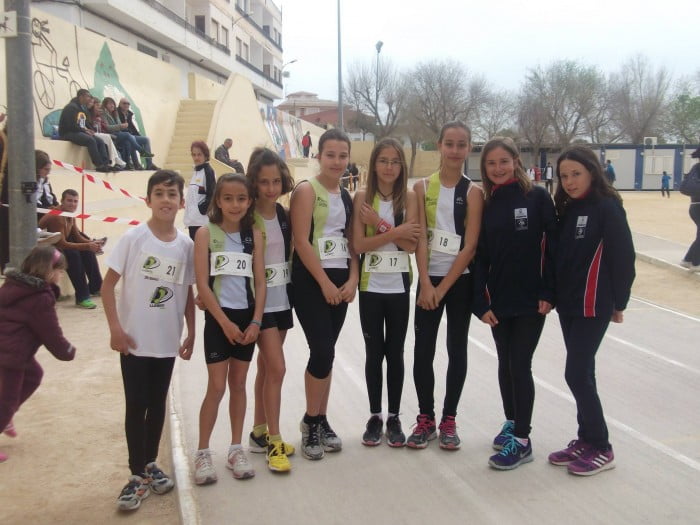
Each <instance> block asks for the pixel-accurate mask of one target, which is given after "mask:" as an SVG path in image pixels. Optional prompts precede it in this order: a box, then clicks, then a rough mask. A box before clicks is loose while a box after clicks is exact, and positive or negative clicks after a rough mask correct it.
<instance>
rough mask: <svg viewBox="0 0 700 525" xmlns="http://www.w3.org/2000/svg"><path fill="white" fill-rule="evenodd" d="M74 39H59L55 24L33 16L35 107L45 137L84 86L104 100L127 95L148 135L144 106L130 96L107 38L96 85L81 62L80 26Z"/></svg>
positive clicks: (96, 77)
mask: <svg viewBox="0 0 700 525" xmlns="http://www.w3.org/2000/svg"><path fill="white" fill-rule="evenodd" d="M73 34H74V39H73V41H72V42H61V43H62V44H63V46H62V47H61V48H60V49H59V48H58V47H57V45H58V43H54V42H53V41H52V39H51V28H50V27H49V22H48V21H47V20H40V19H38V18H33V19H32V69H33V73H32V79H33V84H34V93H33V96H34V111H35V113H36V117H37V121H38V124H39V128H40V129H41V133H42V135H44V136H45V137H51V136H55V135H56V133H57V130H58V121H59V119H60V117H61V110H62V109H63V107H64V106H65V105H66V104H67V103H68V102H69V101H70V100H71V99H72V98H73V97H75V95H76V93H77V91H78V90H79V89H81V88H84V89H88V90H90V93H92V95H93V96H94V97H97V98H99V99H100V100H102V99H103V98H105V97H112V98H113V99H115V100H116V101H117V103H118V102H119V99H120V98H122V97H126V98H128V99H129V100H130V101H131V111H133V112H134V120H135V122H136V125H137V127H138V128H139V130H143V134H144V135H146V134H147V133H146V131H145V127H144V124H143V120H142V118H141V110H140V109H139V108H138V106H137V105H136V104H135V101H134V100H133V99H132V98H131V97H130V96H129V94H128V92H127V89H126V87H125V86H123V85H122V84H121V82H120V81H119V75H118V73H117V68H116V65H115V63H114V59H113V57H112V53H111V51H110V50H109V46H108V45H107V42H104V44H103V45H102V48H101V50H100V55H99V57H98V59H97V63H96V64H95V67H94V75H93V82H92V86H90V85H89V83H88V81H87V80H86V79H85V75H84V74H83V71H82V68H81V65H80V48H79V46H78V28H73Z"/></svg>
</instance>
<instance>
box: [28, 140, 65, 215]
mask: <svg viewBox="0 0 700 525" xmlns="http://www.w3.org/2000/svg"><path fill="white" fill-rule="evenodd" d="M34 162H35V165H36V207H37V208H55V207H57V206H58V204H59V203H58V199H57V198H56V195H55V194H54V192H53V189H52V188H51V183H50V182H49V173H51V158H50V157H49V154H48V153H46V152H45V151H41V150H38V149H37V150H34ZM39 218H41V214H40V215H39Z"/></svg>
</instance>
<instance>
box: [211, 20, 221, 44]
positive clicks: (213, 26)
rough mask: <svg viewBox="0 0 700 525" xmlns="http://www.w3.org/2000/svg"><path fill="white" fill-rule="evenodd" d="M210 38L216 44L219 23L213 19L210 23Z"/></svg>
mask: <svg viewBox="0 0 700 525" xmlns="http://www.w3.org/2000/svg"><path fill="white" fill-rule="evenodd" d="M211 37H212V38H213V39H214V40H216V41H217V42H218V41H219V22H217V21H216V20H214V19H212V21H211Z"/></svg>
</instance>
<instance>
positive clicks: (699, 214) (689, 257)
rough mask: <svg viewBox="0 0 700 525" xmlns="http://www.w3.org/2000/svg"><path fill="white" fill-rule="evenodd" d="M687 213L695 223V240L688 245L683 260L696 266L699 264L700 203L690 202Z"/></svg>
mask: <svg viewBox="0 0 700 525" xmlns="http://www.w3.org/2000/svg"><path fill="white" fill-rule="evenodd" d="M688 213H689V214H690V218H691V219H692V220H693V222H694V223H695V229H696V231H695V241H693V244H691V245H690V248H689V249H688V253H686V254H685V257H683V260H684V261H690V262H691V263H692V264H693V266H697V265H699V264H700V203H692V204H691V205H690V209H689V210H688Z"/></svg>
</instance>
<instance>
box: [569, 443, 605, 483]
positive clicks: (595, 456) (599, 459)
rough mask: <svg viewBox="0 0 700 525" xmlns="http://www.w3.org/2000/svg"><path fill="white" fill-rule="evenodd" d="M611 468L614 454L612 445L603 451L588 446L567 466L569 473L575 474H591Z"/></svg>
mask: <svg viewBox="0 0 700 525" xmlns="http://www.w3.org/2000/svg"><path fill="white" fill-rule="evenodd" d="M612 468H615V454H613V451H612V447H610V449H609V450H607V451H605V452H603V451H601V450H598V449H595V448H590V449H589V450H587V451H586V452H584V453H583V454H581V456H579V458H578V459H576V460H575V461H572V462H571V463H569V466H568V469H569V473H570V474H575V475H577V476H593V475H594V474H598V473H599V472H603V471H604V470H610V469H612Z"/></svg>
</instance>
